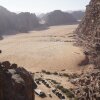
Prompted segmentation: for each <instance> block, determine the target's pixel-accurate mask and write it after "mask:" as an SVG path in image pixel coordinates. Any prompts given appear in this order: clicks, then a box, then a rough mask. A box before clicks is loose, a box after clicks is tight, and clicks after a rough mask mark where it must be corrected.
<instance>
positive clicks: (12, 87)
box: [0, 61, 36, 100]
mask: <svg viewBox="0 0 100 100" xmlns="http://www.w3.org/2000/svg"><path fill="white" fill-rule="evenodd" d="M35 88H36V84H35V83H34V81H33V79H32V76H31V75H30V73H29V72H27V71H26V70H25V69H24V68H20V67H17V64H10V62H8V61H5V62H2V63H0V100H34V89H35Z"/></svg>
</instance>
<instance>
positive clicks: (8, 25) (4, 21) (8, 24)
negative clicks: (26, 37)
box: [0, 6, 39, 34]
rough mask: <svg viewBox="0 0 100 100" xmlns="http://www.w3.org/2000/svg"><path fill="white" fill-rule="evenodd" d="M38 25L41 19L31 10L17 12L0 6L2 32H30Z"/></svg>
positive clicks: (0, 28) (0, 30) (0, 31)
mask: <svg viewBox="0 0 100 100" xmlns="http://www.w3.org/2000/svg"><path fill="white" fill-rule="evenodd" d="M38 26H39V21H38V18H37V16H36V15H35V14H32V13H29V12H22V13H19V14H16V13H13V12H10V11H8V10H7V9H6V8H4V7H2V6H0V34H7V33H8V32H9V33H10V32H14V31H16V32H28V31H30V30H32V29H34V28H35V27H38Z"/></svg>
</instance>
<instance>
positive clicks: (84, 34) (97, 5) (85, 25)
mask: <svg viewBox="0 0 100 100" xmlns="http://www.w3.org/2000/svg"><path fill="white" fill-rule="evenodd" d="M75 33H76V34H77V35H78V38H77V40H78V42H79V43H81V44H82V45H83V46H84V48H85V50H87V51H89V54H90V55H91V57H90V59H91V63H94V64H96V66H100V0H91V1H90V3H89V5H88V6H87V9H86V13H85V17H84V18H83V20H82V22H81V23H80V25H79V27H78V28H77V30H76V32H75Z"/></svg>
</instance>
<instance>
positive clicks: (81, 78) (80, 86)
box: [71, 70, 100, 100]
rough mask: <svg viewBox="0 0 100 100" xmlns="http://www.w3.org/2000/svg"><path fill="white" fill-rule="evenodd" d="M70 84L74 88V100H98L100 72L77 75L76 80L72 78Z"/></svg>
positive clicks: (99, 94) (99, 98)
mask: <svg viewBox="0 0 100 100" xmlns="http://www.w3.org/2000/svg"><path fill="white" fill-rule="evenodd" d="M71 81H72V84H74V85H75V86H76V88H75V89H73V91H72V92H73V94H74V96H75V98H76V99H75V100H100V71H99V70H94V71H92V72H88V73H84V74H82V75H77V78H75V79H73V78H72V80H71Z"/></svg>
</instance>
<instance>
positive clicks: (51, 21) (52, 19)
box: [42, 10, 77, 25]
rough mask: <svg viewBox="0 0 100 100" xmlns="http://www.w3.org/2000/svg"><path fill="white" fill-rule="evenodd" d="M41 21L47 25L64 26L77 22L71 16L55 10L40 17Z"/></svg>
mask: <svg viewBox="0 0 100 100" xmlns="http://www.w3.org/2000/svg"><path fill="white" fill-rule="evenodd" d="M42 20H44V21H45V23H46V24H47V25H65V24H75V23H77V20H76V19H75V18H74V17H73V16H72V15H71V14H69V13H66V12H63V11H61V10H55V11H53V12H50V13H47V14H45V15H44V16H43V17H42Z"/></svg>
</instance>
